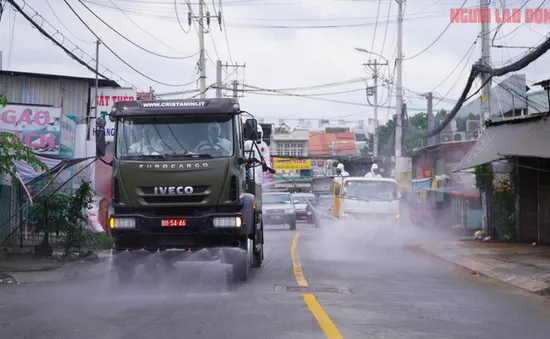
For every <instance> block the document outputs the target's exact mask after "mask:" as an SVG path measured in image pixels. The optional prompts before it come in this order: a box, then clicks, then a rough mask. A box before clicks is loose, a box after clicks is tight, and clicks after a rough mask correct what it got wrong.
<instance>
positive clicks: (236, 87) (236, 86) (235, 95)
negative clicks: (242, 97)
mask: <svg viewBox="0 0 550 339" xmlns="http://www.w3.org/2000/svg"><path fill="white" fill-rule="evenodd" d="M238 98H239V83H238V82H237V80H233V99H238Z"/></svg>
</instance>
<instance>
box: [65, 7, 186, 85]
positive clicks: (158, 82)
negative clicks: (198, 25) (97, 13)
mask: <svg viewBox="0 0 550 339" xmlns="http://www.w3.org/2000/svg"><path fill="white" fill-rule="evenodd" d="M63 2H65V4H66V5H67V7H69V9H70V10H71V11H72V12H73V13H74V15H75V16H76V17H77V18H78V20H80V22H81V23H82V24H83V25H84V26H85V27H86V28H87V29H88V30H89V31H90V32H91V33H92V34H93V35H94V36H95V37H96V38H97V39H98V40H101V38H100V37H99V36H98V35H97V34H96V33H95V32H94V30H93V29H91V28H90V26H88V24H87V23H86V22H85V21H84V20H83V19H82V18H81V17H80V15H79V14H78V13H77V12H76V11H75V10H74V9H73V7H72V6H71V5H70V4H69V2H68V1H67V0H63ZM101 41H102V40H101ZM103 45H104V46H105V48H107V50H109V52H111V53H112V54H113V55H114V56H115V57H116V58H117V59H119V60H120V61H122V63H124V64H125V65H126V66H128V67H129V68H131V69H132V70H133V71H134V72H136V73H138V74H139V75H141V76H143V77H144V78H147V79H149V80H151V81H153V82H155V83H157V84H161V85H164V86H168V87H182V86H186V84H178V85H174V84H169V83H166V82H162V81H158V80H156V79H153V78H151V77H150V76H148V75H146V74H144V73H142V72H140V71H139V70H138V69H136V68H135V67H134V66H132V65H130V64H129V63H128V62H126V60H124V59H123V58H122V57H120V56H119V55H118V54H117V53H115V51H113V50H112V49H111V48H110V47H109V46H108V45H107V44H106V43H105V42H103Z"/></svg>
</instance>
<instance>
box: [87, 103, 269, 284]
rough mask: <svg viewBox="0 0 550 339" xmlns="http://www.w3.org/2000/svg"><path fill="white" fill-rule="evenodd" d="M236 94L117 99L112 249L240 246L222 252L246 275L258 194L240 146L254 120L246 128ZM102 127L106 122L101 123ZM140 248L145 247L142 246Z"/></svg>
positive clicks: (100, 136)
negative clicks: (231, 95)
mask: <svg viewBox="0 0 550 339" xmlns="http://www.w3.org/2000/svg"><path fill="white" fill-rule="evenodd" d="M242 114H243V111H241V109H240V106H239V104H238V102H237V101H236V100H235V99H229V98H222V99H200V100H190V99H188V100H162V101H160V100H153V101H123V102H117V103H116V104H115V106H114V107H113V109H112V111H111V113H110V114H109V119H110V120H111V121H113V122H114V123H115V141H114V152H113V153H114V154H113V160H112V163H111V166H112V168H113V174H112V185H111V189H112V192H111V193H112V194H111V196H112V207H111V215H110V216H109V228H110V231H111V234H112V235H113V237H114V250H115V253H120V252H126V251H130V252H134V251H135V252H136V253H137V252H139V251H140V250H141V252H143V250H145V251H146V252H155V251H166V250H171V249H175V250H185V251H195V250H200V249H203V248H211V249H220V250H223V248H226V247H233V248H237V249H241V250H242V251H238V252H235V251H233V252H235V253H238V255H237V254H235V253H232V254H234V255H233V258H230V257H231V255H222V256H221V257H222V258H226V259H227V261H229V263H230V264H232V265H233V276H234V278H236V279H238V280H246V279H247V277H248V268H249V267H258V266H260V265H261V261H262V259H263V223H262V222H261V219H262V218H261V208H258V207H257V205H258V206H261V194H259V195H258V196H255V195H254V194H252V193H249V191H252V192H256V191H257V190H258V188H256V187H254V189H249V188H248V185H249V184H250V185H253V184H252V183H250V182H247V180H246V178H245V171H246V169H247V167H248V166H253V164H252V163H253V162H254V161H253V159H250V158H247V157H246V155H245V150H244V141H245V139H246V135H245V129H246V130H247V132H246V133H249V134H250V135H249V137H250V138H254V137H255V136H254V135H253V133H254V132H255V129H256V124H257V123H256V121H255V120H254V119H248V120H247V124H245V126H244V128H243V124H242ZM102 125H103V126H102ZM104 125H105V123H104V121H103V122H102V121H101V119H98V121H97V131H96V141H97V153H98V154H97V155H98V156H99V157H101V156H103V155H104V153H105V151H104V150H105V140H104V130H103V129H102V127H104ZM142 249H143V250H142ZM114 262H115V267H116V268H117V272H118V273H119V280H122V279H126V278H128V277H130V276H131V275H133V271H134V267H133V266H135V265H131V264H128V260H125V262H124V263H121V264H120V265H119V264H118V261H117V260H116V256H115V260H114Z"/></svg>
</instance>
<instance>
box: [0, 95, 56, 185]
mask: <svg viewBox="0 0 550 339" xmlns="http://www.w3.org/2000/svg"><path fill="white" fill-rule="evenodd" d="M7 104H8V99H7V97H6V95H4V94H1V93H0V107H4V106H6V105H7ZM15 161H25V162H26V163H27V164H29V165H30V166H31V167H32V168H33V169H34V170H35V171H37V172H38V171H41V170H42V171H46V170H47V169H48V167H47V166H46V165H44V163H43V162H42V161H40V160H38V158H37V157H36V155H35V154H34V152H33V151H32V149H31V148H30V147H28V146H25V145H24V144H23V142H21V140H19V138H17V137H16V136H15V135H13V134H12V133H9V132H0V174H2V173H15V172H16V170H17V169H16V167H15V163H14V162H15Z"/></svg>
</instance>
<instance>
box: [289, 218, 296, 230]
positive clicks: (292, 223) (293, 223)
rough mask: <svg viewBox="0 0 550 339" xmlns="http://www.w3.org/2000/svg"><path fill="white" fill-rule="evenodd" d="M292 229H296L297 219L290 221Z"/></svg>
mask: <svg viewBox="0 0 550 339" xmlns="http://www.w3.org/2000/svg"><path fill="white" fill-rule="evenodd" d="M290 229H291V230H293V231H294V230H295V229H296V220H294V221H291V222H290Z"/></svg>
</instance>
